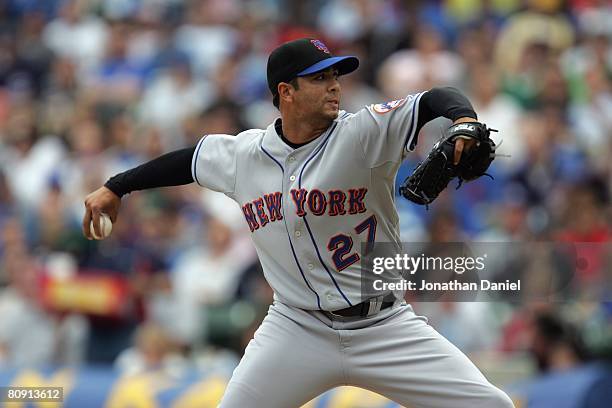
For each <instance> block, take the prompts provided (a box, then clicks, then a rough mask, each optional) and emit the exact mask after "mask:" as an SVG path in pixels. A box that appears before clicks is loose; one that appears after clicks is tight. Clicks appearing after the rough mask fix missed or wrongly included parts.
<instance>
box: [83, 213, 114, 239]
mask: <svg viewBox="0 0 612 408" xmlns="http://www.w3.org/2000/svg"><path fill="white" fill-rule="evenodd" d="M100 230H101V232H102V236H98V235H97V234H96V231H95V230H94V224H93V219H92V220H91V222H90V223H89V231H90V232H91V236H92V237H94V238H95V239H104V238H106V237H108V236H109V235H110V233H111V231H112V230H113V223H112V221H111V219H110V217H109V216H108V214H105V213H102V214H100Z"/></svg>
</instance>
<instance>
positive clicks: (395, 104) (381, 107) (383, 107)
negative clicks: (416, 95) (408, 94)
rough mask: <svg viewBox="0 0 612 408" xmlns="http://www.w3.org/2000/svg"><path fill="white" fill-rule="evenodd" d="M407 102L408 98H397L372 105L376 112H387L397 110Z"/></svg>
mask: <svg viewBox="0 0 612 408" xmlns="http://www.w3.org/2000/svg"><path fill="white" fill-rule="evenodd" d="M405 103H406V98H402V99H397V100H395V101H389V102H385V103H377V104H376V105H372V109H374V112H376V113H387V112H391V111H392V110H395V109H397V108H399V107H400V106H402V105H403V104H405Z"/></svg>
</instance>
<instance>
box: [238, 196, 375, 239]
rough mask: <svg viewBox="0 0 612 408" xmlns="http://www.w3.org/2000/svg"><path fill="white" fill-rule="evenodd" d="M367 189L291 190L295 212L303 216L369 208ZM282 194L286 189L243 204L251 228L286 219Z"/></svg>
mask: <svg viewBox="0 0 612 408" xmlns="http://www.w3.org/2000/svg"><path fill="white" fill-rule="evenodd" d="M367 192H368V189H367V188H365V187H362V188H350V189H348V190H347V191H346V192H345V191H342V190H329V191H328V192H327V193H324V192H322V191H320V190H317V189H312V190H310V191H308V190H306V189H304V188H301V189H292V190H291V191H290V193H291V198H292V202H293V204H294V205H295V208H294V210H295V214H296V215H297V216H298V217H304V216H305V215H307V214H312V215H315V216H318V217H320V216H322V215H329V216H330V217H335V216H338V215H345V214H347V213H348V214H359V213H364V212H366V210H367V208H366V206H365V203H364V199H365V196H366V194H367ZM282 197H283V193H281V192H279V191H276V192H274V193H270V194H265V195H264V196H263V197H260V198H257V199H256V200H253V201H251V202H248V203H246V204H244V205H243V206H242V212H243V214H244V218H245V219H246V222H247V224H248V225H249V229H250V230H251V232H253V231H256V230H258V229H259V228H260V227H265V226H266V225H267V224H268V223H269V222H274V221H280V220H282V219H283V215H282V211H281V208H282ZM264 203H265V204H264Z"/></svg>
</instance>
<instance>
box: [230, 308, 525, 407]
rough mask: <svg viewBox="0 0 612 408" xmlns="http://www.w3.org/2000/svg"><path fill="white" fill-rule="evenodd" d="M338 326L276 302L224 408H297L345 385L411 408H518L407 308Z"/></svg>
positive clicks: (232, 384)
mask: <svg viewBox="0 0 612 408" xmlns="http://www.w3.org/2000/svg"><path fill="white" fill-rule="evenodd" d="M338 319H341V320H337V319H336V318H334V320H330V319H329V318H328V317H327V316H326V315H325V314H324V313H322V312H316V311H305V310H302V309H297V308H294V307H291V306H288V305H286V304H283V303H280V302H275V303H274V304H273V305H272V306H271V307H270V309H269V311H268V315H267V316H266V318H265V319H264V321H263V323H262V324H261V326H260V327H259V329H258V330H257V331H256V333H255V336H254V338H253V339H252V340H251V341H250V343H249V345H248V346H247V348H246V351H245V354H244V357H243V358H242V360H241V362H240V364H239V365H238V367H237V368H236V369H235V370H234V373H233V375H232V378H231V380H230V382H229V384H228V386H227V389H226V391H225V395H224V396H223V399H222V401H221V404H220V407H221V408H244V407H249V408H293V407H300V406H301V405H303V404H305V403H306V402H308V401H310V400H311V399H313V398H315V397H316V396H318V395H319V394H322V393H324V392H325V391H327V390H329V389H331V388H334V387H337V386H342V385H352V386H356V387H361V388H365V389H368V390H371V391H374V392H376V393H378V394H381V395H383V396H385V397H387V398H389V399H391V400H393V401H395V402H397V403H399V404H402V405H404V406H407V407H411V408H447V407H448V408H464V407H465V408H468V407H469V408H511V407H514V405H513V404H512V401H511V400H510V398H509V397H508V396H507V395H506V394H505V393H504V392H503V391H501V390H499V389H498V388H496V387H495V386H493V385H492V384H491V383H489V381H487V379H486V378H485V377H484V375H482V373H481V372H480V371H479V370H478V368H476V366H475V365H474V364H473V363H472V362H471V361H470V360H469V359H468V358H467V357H466V356H465V355H464V354H463V353H462V352H461V351H459V349H457V348H456V347H455V346H454V345H452V344H451V343H450V342H449V341H448V340H446V339H445V338H444V337H442V336H441V335H440V334H439V333H438V332H436V331H435V330H434V329H433V328H432V327H431V326H429V325H428V324H427V319H426V318H424V317H421V316H417V315H416V314H415V313H414V312H413V310H412V307H411V306H410V305H406V304H398V305H395V306H393V307H392V308H389V309H386V310H383V311H382V312H380V313H379V314H377V315H376V316H372V317H369V318H363V319H358V320H355V319H347V318H338Z"/></svg>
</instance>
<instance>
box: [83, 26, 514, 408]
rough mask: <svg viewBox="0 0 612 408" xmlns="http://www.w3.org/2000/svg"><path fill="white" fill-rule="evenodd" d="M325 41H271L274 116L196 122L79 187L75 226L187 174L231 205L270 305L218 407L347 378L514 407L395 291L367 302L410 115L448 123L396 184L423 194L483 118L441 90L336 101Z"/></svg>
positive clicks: (428, 396)
mask: <svg viewBox="0 0 612 408" xmlns="http://www.w3.org/2000/svg"><path fill="white" fill-rule="evenodd" d="M358 65H359V61H358V59H357V58H355V57H352V56H333V55H332V54H331V53H330V51H329V49H328V48H327V47H326V46H325V44H323V43H322V42H321V41H319V40H316V39H308V38H305V39H299V40H296V41H291V42H288V43H285V44H283V45H281V46H280V47H278V48H277V49H275V50H274V51H273V52H272V53H271V55H270V57H269V59H268V66H267V78H268V86H269V88H270V91H271V93H272V95H273V101H274V104H275V106H276V107H277V108H278V109H279V110H280V118H278V119H277V120H275V121H274V123H272V124H270V125H269V126H268V127H267V128H266V129H251V130H247V131H245V132H242V133H240V134H238V135H223V134H211V135H205V136H203V137H202V139H201V140H200V141H199V143H198V144H197V145H196V146H194V147H191V148H187V149H183V150H178V151H175V152H172V153H168V154H166V155H163V156H161V157H159V158H157V159H154V160H152V161H150V162H148V163H145V164H143V165H141V166H139V167H136V168H134V169H132V170H129V171H126V172H124V173H121V174H118V175H116V176H114V177H112V178H111V179H109V180H108V182H106V184H105V185H104V186H103V187H101V188H99V189H98V190H96V191H94V192H93V193H91V194H89V195H88V196H87V198H86V199H85V208H86V211H85V216H84V218H83V232H84V234H85V235H86V236H87V237H88V238H91V237H92V236H91V233H90V230H89V225H90V221H92V220H93V224H94V229H95V231H96V233H97V234H98V235H99V234H100V226H99V220H100V214H101V213H103V212H104V213H107V214H109V215H110V217H111V219H112V220H113V221H115V220H116V218H117V215H118V211H119V207H120V203H121V197H122V196H124V195H125V194H128V193H130V192H132V191H136V190H143V189H150V188H155V187H161V186H173V185H182V184H189V183H192V182H196V183H198V184H200V185H201V186H203V187H206V188H209V189H211V190H215V191H219V192H223V193H224V194H226V195H227V196H229V197H230V198H232V199H233V200H234V201H236V202H237V203H238V205H239V206H240V207H241V208H242V211H243V213H244V218H245V222H246V223H247V224H248V226H249V228H250V231H251V235H252V239H253V242H254V244H255V247H256V249H257V252H258V255H259V259H260V261H261V264H262V266H263V270H264V274H265V277H266V279H267V281H268V282H269V284H270V286H271V287H272V288H273V290H274V303H273V304H272V305H271V306H270V309H269V311H268V314H267V316H266V318H265V319H264V321H263V322H262V324H261V326H260V327H259V329H258V330H257V332H256V333H255V335H254V337H253V339H252V340H251V341H250V343H249V345H248V347H247V348H246V351H245V354H244V356H243V358H242V360H241V362H240V364H239V365H238V367H237V368H236V369H235V371H234V373H233V375H232V378H231V380H230V382H229V384H228V387H227V389H226V392H225V395H224V397H223V399H222V401H221V405H220V406H221V407H223V408H230V407H232V408H243V407H253V408H259V407H260V408H275V407H278V408H287V407H298V406H301V405H302V404H304V403H306V402H308V401H309V400H311V399H312V398H314V397H316V396H317V395H319V394H321V393H323V392H325V391H326V390H328V389H330V388H333V387H337V386H341V385H352V386H357V387H362V388H365V389H368V390H371V391H374V392H377V393H379V394H381V395H384V396H386V397H388V398H390V399H392V400H394V401H396V402H398V403H400V404H403V405H406V406H409V407H422V408H424V407H431V408H442V407H448V408H451V407H452V408H462V407H466V408H467V407H469V408H477V407H481V408H493V407H500V408H506V407H513V404H512V402H511V400H510V398H508V396H507V395H506V394H505V393H503V392H502V391H501V390H499V389H498V388H496V387H495V386H493V385H492V384H491V383H489V381H487V379H486V378H485V377H484V376H483V374H482V373H481V372H480V371H479V370H478V369H477V368H476V367H475V366H474V364H473V363H472V362H471V361H470V360H469V359H468V358H467V357H466V356H465V355H464V354H463V353H462V352H461V351H459V350H458V349H457V348H456V347H454V346H453V345H452V344H451V343H450V342H449V341H447V340H446V339H445V338H443V337H442V336H441V335H440V334H439V333H438V332H436V330H434V329H433V328H432V327H431V326H429V325H428V324H427V320H426V318H424V317H420V316H417V315H416V314H415V313H414V312H413V310H412V308H411V306H410V305H407V304H406V303H405V302H404V301H403V299H402V297H403V296H397V294H395V295H394V294H393V293H381V294H380V295H379V296H376V297H373V298H369V299H366V300H363V298H362V296H361V295H362V289H361V280H360V276H361V271H360V264H361V258H360V248H361V245H362V244H367V243H376V242H390V243H395V244H397V246H398V248H399V241H400V236H399V228H398V226H399V220H398V214H397V211H396V209H395V205H394V180H395V177H396V174H397V171H398V168H399V167H400V165H401V163H402V160H403V159H404V158H405V157H406V156H407V155H408V154H410V152H411V151H412V150H413V149H414V148H415V146H416V144H417V136H418V133H419V130H420V129H421V127H422V126H423V125H424V124H425V123H427V122H428V121H430V120H432V119H434V118H437V117H440V116H444V117H446V118H449V119H451V120H452V121H453V123H454V124H453V126H452V127H451V128H450V129H449V131H448V132H447V134H446V135H445V136H444V138H443V139H442V140H441V141H440V142H439V143H438V144H437V145H436V146H435V147H434V149H433V150H432V152H431V153H430V155H429V157H428V158H427V159H426V160H425V161H424V162H423V163H422V164H421V165H420V166H419V167H418V168H417V170H416V171H415V172H414V174H413V175H412V176H411V177H409V178H408V179H407V180H406V182H405V183H404V184H403V185H402V188H401V190H400V192H401V194H402V195H403V196H405V197H406V198H408V199H410V200H412V201H414V202H416V203H418V204H429V203H431V202H432V201H433V200H434V199H435V198H436V197H437V195H438V194H439V193H440V192H441V191H442V190H443V189H444V188H445V187H446V185H447V184H448V182H449V181H450V180H451V179H454V178H458V179H459V180H460V181H461V180H472V179H474V178H477V177H479V176H481V175H483V174H485V172H486V170H487V168H488V167H489V164H490V163H491V161H492V160H493V158H494V156H495V153H494V151H495V145H494V143H492V142H491V141H490V139H489V137H488V134H489V129H487V128H486V126H484V125H482V124H480V123H478V122H477V116H476V113H475V112H474V110H473V108H472V106H471V104H470V103H469V101H468V100H467V99H466V98H465V97H464V96H463V95H462V94H460V93H459V92H458V91H457V90H455V89H452V88H434V89H431V90H429V91H426V92H422V93H417V94H414V95H407V96H406V97H405V98H402V99H399V100H396V101H392V102H387V103H381V104H375V105H371V106H367V107H364V108H363V109H362V110H360V111H359V112H356V113H348V112H344V111H342V110H340V102H341V87H340V83H339V82H338V77H339V76H341V75H345V74H348V73H350V72H352V71H354V70H355V69H357V67H358Z"/></svg>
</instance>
